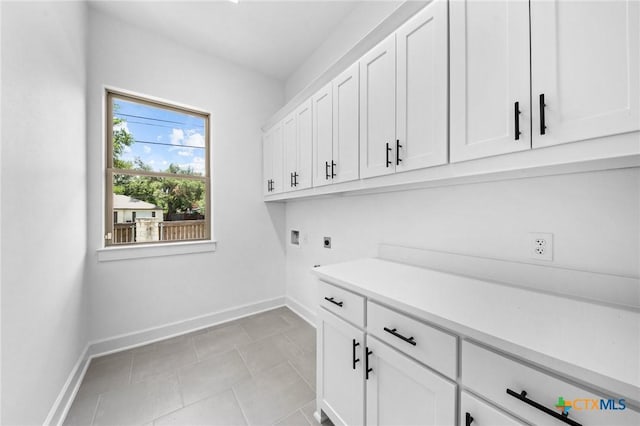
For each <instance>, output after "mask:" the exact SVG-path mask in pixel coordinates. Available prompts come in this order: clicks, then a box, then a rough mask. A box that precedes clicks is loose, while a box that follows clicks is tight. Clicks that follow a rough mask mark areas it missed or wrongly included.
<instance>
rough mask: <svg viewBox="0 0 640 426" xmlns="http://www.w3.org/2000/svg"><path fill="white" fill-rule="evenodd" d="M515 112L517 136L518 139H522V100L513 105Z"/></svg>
mask: <svg viewBox="0 0 640 426" xmlns="http://www.w3.org/2000/svg"><path fill="white" fill-rule="evenodd" d="M513 114H514V117H513V119H514V121H513V123H514V126H515V132H514V133H515V138H516V140H520V135H521V133H520V102H516V103H515V104H514V106H513Z"/></svg>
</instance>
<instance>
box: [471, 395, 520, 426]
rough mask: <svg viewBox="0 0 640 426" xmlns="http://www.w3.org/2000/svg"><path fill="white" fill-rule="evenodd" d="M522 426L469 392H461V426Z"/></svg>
mask: <svg viewBox="0 0 640 426" xmlns="http://www.w3.org/2000/svg"><path fill="white" fill-rule="evenodd" d="M463 425H464V426H522V425H524V423H520V422H519V421H517V420H515V419H514V418H513V417H511V416H509V415H507V414H506V413H504V412H502V411H501V410H499V409H497V408H494V407H492V406H491V405H489V404H487V403H486V402H484V401H482V400H480V399H479V398H476V397H475V396H473V395H471V394H470V393H468V392H465V391H462V392H460V426H463Z"/></svg>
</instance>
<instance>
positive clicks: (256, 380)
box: [234, 363, 315, 425]
mask: <svg viewBox="0 0 640 426" xmlns="http://www.w3.org/2000/svg"><path fill="white" fill-rule="evenodd" d="M234 390H235V393H236V396H237V398H238V401H239V402H240V406H241V407H242V410H243V412H244V414H245V415H246V416H247V419H248V420H249V424H252V425H266V424H272V423H273V422H275V421H277V420H278V419H281V418H283V417H284V416H286V415H287V414H289V413H292V412H293V411H295V410H296V409H299V408H300V407H302V406H303V405H305V404H306V403H308V402H309V401H311V400H313V399H314V398H315V392H314V391H313V390H312V389H311V388H310V387H309V386H308V385H307V383H306V382H305V381H304V380H302V378H301V377H300V376H299V375H298V374H297V373H296V372H295V371H294V370H293V368H292V367H291V366H290V365H289V363H283V364H280V365H278V366H276V367H274V368H272V369H270V370H267V371H264V372H262V373H260V374H258V375H256V376H255V377H253V378H251V379H249V380H246V381H244V382H242V383H239V384H237V385H236V386H234Z"/></svg>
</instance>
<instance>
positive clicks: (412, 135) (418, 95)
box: [360, 1, 448, 178]
mask: <svg viewBox="0 0 640 426" xmlns="http://www.w3.org/2000/svg"><path fill="white" fill-rule="evenodd" d="M447 63H448V56H447V2H446V1H435V2H433V3H432V4H430V5H429V6H427V7H425V8H424V9H423V10H422V11H421V12H419V13H418V14H417V15H416V16H414V17H413V18H411V19H410V20H409V21H408V22H407V23H405V24H404V25H403V26H401V27H400V28H399V29H398V30H397V31H396V32H395V33H394V34H393V35H391V36H389V37H388V38H387V39H385V40H384V41H383V42H382V43H380V44H379V45H377V46H376V47H375V48H373V49H372V50H371V51H369V52H368V53H367V54H366V55H364V56H363V57H362V59H361V60H360V141H361V142H360V176H361V177H363V178H366V177H372V176H381V175H386V174H390V173H394V172H396V171H398V172H400V171H406V170H414V169H420V168H424V167H429V166H435V165H439V164H445V163H446V162H447V135H448V125H447Z"/></svg>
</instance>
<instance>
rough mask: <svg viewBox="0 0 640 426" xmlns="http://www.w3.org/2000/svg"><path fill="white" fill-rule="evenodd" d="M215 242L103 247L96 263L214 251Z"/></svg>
mask: <svg viewBox="0 0 640 426" xmlns="http://www.w3.org/2000/svg"><path fill="white" fill-rule="evenodd" d="M216 247H217V242H216V241H185V242H178V243H166V244H141V245H128V246H120V247H105V248H101V249H98V250H96V251H97V253H98V262H111V261H113V260H130V259H143V258H146V257H160V256H177V255H181V254H192V253H206V252H213V251H216Z"/></svg>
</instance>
